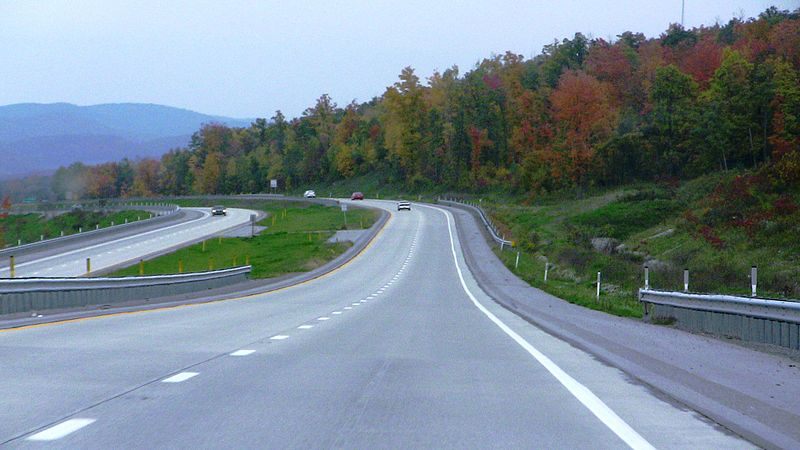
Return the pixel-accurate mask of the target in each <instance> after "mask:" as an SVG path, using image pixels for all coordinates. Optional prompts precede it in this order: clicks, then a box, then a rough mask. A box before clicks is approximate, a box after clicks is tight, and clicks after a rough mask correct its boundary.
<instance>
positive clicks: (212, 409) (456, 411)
mask: <svg viewBox="0 0 800 450" xmlns="http://www.w3.org/2000/svg"><path fill="white" fill-rule="evenodd" d="M364 203H366V204H367V205H372V206H377V207H382V208H386V209H388V210H390V211H391V212H392V218H391V219H390V220H389V222H388V223H387V224H386V226H385V228H384V230H383V231H382V232H381V233H380V234H379V235H378V236H377V237H376V238H375V240H374V241H373V243H372V244H371V245H369V246H368V247H367V248H366V249H365V250H364V251H363V252H362V253H361V254H360V255H359V256H358V257H356V258H355V259H353V260H352V261H351V262H349V263H348V264H346V265H344V266H342V267H341V268H340V269H338V270H336V271H334V272H332V273H330V274H328V275H326V276H323V277H320V278H317V279H315V280H312V281H309V282H306V283H303V284H300V285H297V286H293V287H290V288H285V289H282V290H279V291H274V292H271V293H268V294H259V295H254V296H250V297H247V298H240V299H234V300H228V301H220V302H213V303H203V304H195V305H190V306H184V307H177V308H165V309H157V310H151V311H144V312H137V313H133V314H116V315H113V314H112V315H108V316H102V317H98V318H92V319H88V320H79V321H70V322H64V323H57V324H48V325H44V326H33V327H27V328H17V329H9V330H3V331H0V358H2V364H0V402H2V406H1V407H0V447H8V448H165V447H166V448H219V447H233V448H254V447H257V448H309V447H311V448H319V447H324V448H409V447H410V448H489V447H491V448H628V447H630V448H637V449H638V448H642V449H644V448H654V447H655V448H715V449H717V448H739V449H741V448H751V447H752V445H751V444H749V443H748V442H746V441H743V440H741V439H740V438H739V437H737V436H735V435H733V434H731V433H729V432H727V431H726V430H724V429H722V428H721V427H719V426H717V425H715V424H713V423H711V422H710V421H709V420H707V419H705V418H704V417H702V416H700V415H699V414H697V413H696V412H694V411H691V410H689V409H687V408H686V407H684V406H681V405H675V404H672V403H670V402H669V401H667V400H665V399H664V398H663V397H662V396H660V395H658V394H656V393H655V392H653V391H652V390H650V389H649V388H648V387H646V386H643V385H640V384H637V383H635V382H634V381H632V380H631V379H630V378H629V377H627V376H626V375H625V374H624V373H623V372H621V371H620V370H618V369H615V368H613V367H610V366H607V365H605V364H602V363H601V362H599V361H597V360H596V359H595V358H593V357H592V356H590V355H588V354H586V353H584V352H583V351H580V350H578V349H576V348H574V347H572V346H570V345H569V344H567V343H565V342H563V341H561V340H558V339H556V338H554V337H552V336H551V335H549V334H546V333H544V332H542V331H541V330H540V329H538V328H536V327H534V326H532V325H531V324H529V323H528V322H526V321H524V320H522V319H521V318H520V317H518V316H516V315H514V314H512V313H510V312H509V311H507V310H505V309H503V308H501V307H500V306H498V305H497V304H496V303H494V302H493V301H492V300H491V299H490V298H489V297H488V296H487V295H486V294H484V293H483V292H482V291H481V289H480V288H479V286H478V284H477V282H476V280H475V279H474V278H473V277H472V275H471V273H470V271H469V270H468V268H467V265H466V263H465V261H464V256H463V254H462V252H461V246H460V242H459V235H458V233H457V232H456V229H455V226H454V222H453V218H452V215H451V214H450V213H449V212H446V211H445V210H443V209H439V208H434V207H428V206H422V205H416V204H414V205H413V209H412V211H410V212H406V211H403V212H396V211H393V208H394V204H393V203H390V202H379V201H367V202H364Z"/></svg>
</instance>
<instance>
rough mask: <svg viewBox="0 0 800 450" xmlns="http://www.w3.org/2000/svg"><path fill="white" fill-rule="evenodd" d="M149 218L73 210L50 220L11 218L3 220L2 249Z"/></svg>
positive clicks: (133, 212)
mask: <svg viewBox="0 0 800 450" xmlns="http://www.w3.org/2000/svg"><path fill="white" fill-rule="evenodd" d="M149 217H150V213H148V212H146V211H136V210H131V211H118V212H111V213H101V212H95V211H72V212H68V213H65V214H61V215H58V216H56V217H53V218H51V219H45V218H44V217H42V216H41V215H39V214H22V215H9V216H8V217H5V218H0V248H2V247H4V246H8V245H16V244H17V242H18V241H20V240H21V241H22V243H23V244H25V243H31V242H37V241H39V240H41V238H42V236H44V239H51V238H55V237H59V236H61V232H62V231H63V232H64V235H70V234H75V233H78V232H79V231H81V230H82V231H91V230H94V229H95V228H96V227H98V226H99V228H106V227H109V226H111V224H112V223H114V224H116V225H119V224H123V223H125V221H126V220H127V221H129V222H135V221H137V220H144V219H147V218H149Z"/></svg>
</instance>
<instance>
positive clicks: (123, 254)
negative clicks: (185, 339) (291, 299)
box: [0, 208, 256, 278]
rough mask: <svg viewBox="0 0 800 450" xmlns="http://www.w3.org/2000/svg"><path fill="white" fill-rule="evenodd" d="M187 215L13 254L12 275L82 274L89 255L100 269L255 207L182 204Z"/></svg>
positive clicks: (214, 230) (238, 221)
mask: <svg viewBox="0 0 800 450" xmlns="http://www.w3.org/2000/svg"><path fill="white" fill-rule="evenodd" d="M184 209H185V210H186V211H187V212H189V213H190V214H191V216H192V218H191V219H189V220H187V221H184V222H180V223H177V224H170V225H167V226H166V227H159V228H156V229H151V230H148V231H145V232H143V233H142V232H137V233H133V234H132V233H131V232H130V231H129V230H120V231H121V233H122V234H121V235H120V236H119V237H116V238H114V237H109V236H103V237H101V238H99V239H97V240H95V239H94V238H90V237H89V236H88V235H87V239H86V240H85V241H81V245H80V246H77V248H74V247H76V245H75V244H74V243H70V246H71V247H73V248H70V249H69V250H68V251H65V252H64V251H59V248H58V246H56V245H55V244H54V248H52V249H48V251H47V252H44V251H37V254H35V255H30V256H26V257H19V258H17V262H16V276H17V277H18V278H22V277H77V276H83V275H86V273H87V271H86V258H91V270H92V272H97V271H102V270H103V269H107V268H110V267H115V266H119V265H121V264H124V263H128V262H134V261H137V260H139V259H140V258H145V257H147V256H150V255H154V254H158V253H163V252H164V251H165V250H167V249H173V248H179V247H181V246H183V245H186V244H187V243H189V242H194V241H197V240H199V239H202V238H204V237H207V236H213V235H215V234H218V233H220V232H221V231H223V230H227V229H230V228H233V227H236V226H240V225H244V224H247V223H249V222H250V215H251V214H256V212H255V211H250V210H247V209H237V208H229V209H228V214H227V215H225V216H212V215H211V210H210V208H184ZM9 272H10V269H9V267H8V265H7V264H5V267H0V278H8V277H9Z"/></svg>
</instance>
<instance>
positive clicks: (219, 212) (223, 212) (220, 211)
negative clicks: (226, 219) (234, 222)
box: [211, 205, 228, 216]
mask: <svg viewBox="0 0 800 450" xmlns="http://www.w3.org/2000/svg"><path fill="white" fill-rule="evenodd" d="M211 215H212V216H227V215H228V209H227V208H225V207H224V206H219V205H218V206H213V207H212V208H211Z"/></svg>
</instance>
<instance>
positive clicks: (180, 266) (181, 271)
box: [178, 259, 183, 273]
mask: <svg viewBox="0 0 800 450" xmlns="http://www.w3.org/2000/svg"><path fill="white" fill-rule="evenodd" d="M178 273H183V260H182V259H179V260H178Z"/></svg>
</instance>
